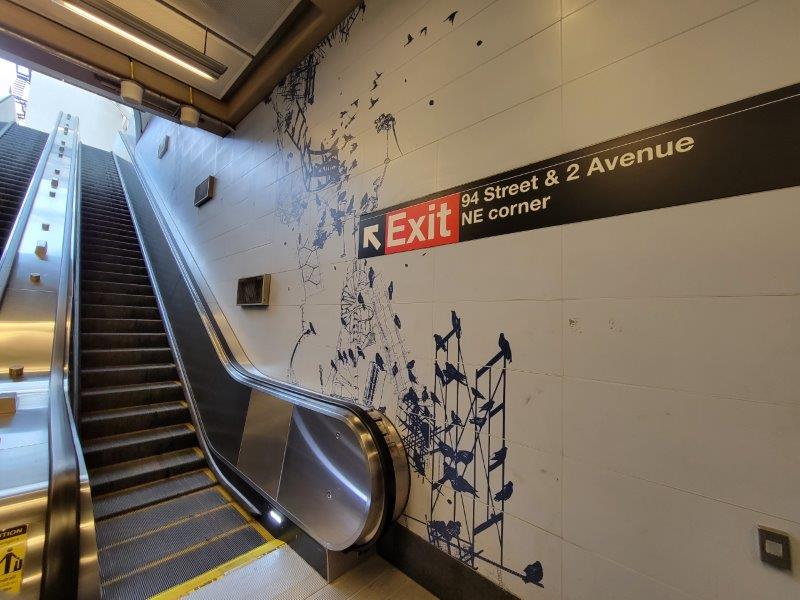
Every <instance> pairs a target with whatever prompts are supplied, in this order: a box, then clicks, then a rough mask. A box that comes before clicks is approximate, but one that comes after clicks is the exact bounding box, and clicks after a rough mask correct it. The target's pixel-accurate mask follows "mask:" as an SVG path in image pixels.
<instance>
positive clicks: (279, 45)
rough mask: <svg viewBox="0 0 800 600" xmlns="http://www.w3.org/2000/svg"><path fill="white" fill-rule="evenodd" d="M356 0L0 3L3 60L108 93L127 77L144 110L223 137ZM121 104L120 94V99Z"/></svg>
mask: <svg viewBox="0 0 800 600" xmlns="http://www.w3.org/2000/svg"><path fill="white" fill-rule="evenodd" d="M357 4H358V1H357V0H0V55H4V56H5V57H6V58H10V59H11V60H14V61H15V62H17V63H18V64H23V65H26V66H30V67H31V68H34V69H36V70H40V71H43V72H45V73H48V74H50V75H56V76H61V78H63V79H67V80H69V81H71V82H73V83H76V84H78V85H81V86H82V87H86V88H89V89H92V90H94V91H97V92H99V93H101V94H103V95H106V96H108V97H114V96H116V95H117V94H118V93H119V85H120V81H121V80H123V79H134V80H135V81H137V82H138V83H139V84H141V85H142V86H143V87H144V88H145V89H146V92H145V97H144V103H143V104H144V107H145V109H147V110H150V111H151V112H156V113H158V114H162V115H164V116H167V117H170V118H173V119H174V118H177V114H178V111H179V108H180V105H182V104H192V105H194V106H195V107H196V108H197V109H198V110H199V111H200V112H201V114H202V117H201V122H200V126H201V127H204V128H206V129H208V130H210V131H214V132H215V133H220V134H224V133H226V132H227V131H229V130H230V129H231V128H233V127H235V126H236V124H237V123H238V122H239V121H240V120H241V119H242V118H243V117H244V116H245V115H246V114H247V113H248V112H249V111H250V110H251V109H252V107H253V106H255V104H257V103H258V102H259V101H260V100H262V99H263V98H264V97H265V96H266V95H267V94H268V93H269V92H270V91H271V90H272V88H273V87H274V86H275V85H276V84H277V83H278V81H280V79H282V78H283V77H284V76H285V75H286V74H287V73H288V72H289V71H290V70H291V69H292V68H293V67H294V65H296V64H297V63H298V62H299V61H300V60H301V59H302V58H303V56H304V55H305V54H306V53H308V52H309V51H311V50H312V49H313V47H314V46H315V45H316V44H317V43H319V42H320V41H321V40H322V39H323V38H324V37H325V36H326V35H327V34H328V33H329V32H330V31H331V30H333V28H334V27H336V25H337V24H338V23H339V22H340V21H341V20H342V19H343V18H344V17H345V16H346V15H347V14H348V13H349V12H350V11H351V10H352V9H353V8H355V6H356V5H357ZM117 99H118V98H117Z"/></svg>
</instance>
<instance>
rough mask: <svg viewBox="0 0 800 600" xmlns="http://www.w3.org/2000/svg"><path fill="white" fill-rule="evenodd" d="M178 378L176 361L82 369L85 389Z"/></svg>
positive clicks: (82, 380) (82, 385) (83, 387)
mask: <svg viewBox="0 0 800 600" xmlns="http://www.w3.org/2000/svg"><path fill="white" fill-rule="evenodd" d="M177 379H178V371H177V369H176V368H175V363H174V362H167V363H139V364H135V365H128V366H124V367H120V366H115V367H90V368H85V369H81V387H82V389H84V390H89V389H93V388H98V387H107V386H113V385H133V384H145V383H155V382H156V381H176V380H177Z"/></svg>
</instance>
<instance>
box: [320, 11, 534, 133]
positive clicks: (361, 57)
mask: <svg viewBox="0 0 800 600" xmlns="http://www.w3.org/2000/svg"><path fill="white" fill-rule="evenodd" d="M502 1H503V0H493V2H490V3H489V4H487V5H486V6H484V7H483V8H482V9H481V10H479V11H478V12H476V13H475V14H474V15H472V16H471V17H470V18H469V19H467V20H465V21H462V22H461V23H460V25H458V26H456V27H453V28H452V30H451V31H450V32H448V33H446V34H444V35H443V36H442V37H440V38H439V39H438V40H436V41H435V42H434V43H433V44H431V45H430V46H427V47H425V48H423V49H422V50H420V51H419V52H417V53H416V54H414V55H413V56H412V57H410V58H409V59H408V60H407V61H405V62H404V63H401V64H400V65H398V66H397V68H396V69H394V70H393V71H389V73H390V74H391V73H396V72H398V71H400V69H402V68H403V67H404V66H406V65H407V64H408V63H410V62H411V61H413V60H415V59H416V58H417V57H418V56H421V55H422V54H424V53H425V52H427V51H428V50H430V49H431V48H433V47H434V46H435V45H436V44H438V43H439V42H440V41H442V40H444V39H446V38H447V37H448V36H450V35H452V34H454V33H455V32H456V31H458V30H459V29H461V27H463V26H464V25H466V24H467V23H469V22H470V21H471V20H472V19H474V18H475V17H477V16H478V15H480V14H481V13H482V12H484V11H486V10H488V9H489V8H491V7H492V6H493V5H495V4H497V3H498V2H502ZM426 6H427V3H426V4H423V5H422V6H420V8H419V9H417V10H416V11H415V12H414V13H413V14H411V15H409V16H408V17H407V18H406V19H405V20H404V21H402V22H401V23H400V25H398V26H397V27H395V28H394V29H392V30H391V31H390V32H388V33H387V34H386V35H385V36H383V38H381V40H380V41H378V42H376V43H375V44H374V45H373V46H371V47H370V48H368V49H367V50H366V51H364V52H363V53H361V54H360V55H359V56H358V58H355V59H354V61H353V62H352V63H351V64H349V65H346V66H344V67H343V68H342V69H341V71H340V72H339V74H340V77H345V75H346V73H347V71H349V70H351V69H353V68H354V67H355V66H356V64H357V63H359V62H362V61H366V59H367V57H368V56H369V54H370V53H371V52H373V51H375V50H376V49H377V48H378V47H379V46H380V45H381V44H384V43H385V40H386V39H387V38H389V37H390V36H391V35H394V34H395V33H397V32H400V31H403V30H404V29H408V28H407V27H405V25H406V23H407V22H408V21H410V20H411V19H413V18H414V17H415V16H416V15H417V14H418V13H420V12H422V11H423V10H424V9H425V7H426ZM534 35H535V34H534ZM369 91H370V89H369V86H367V85H365V86H364V88H362V89H361V90H359V91H358V96H359V97H361V94H363V93H364V92H369ZM335 116H336V110H333V111H331V113H330V114H328V115H325V116H323V117H321V118H320V120H319V121H310V122H309V128H312V129H313V128H314V127H317V126H321V125H322V124H323V123H328V122H330V121H331V120H332V119H333V118H334V117H335Z"/></svg>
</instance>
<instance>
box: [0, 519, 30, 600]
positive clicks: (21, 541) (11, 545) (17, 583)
mask: <svg viewBox="0 0 800 600" xmlns="http://www.w3.org/2000/svg"><path fill="white" fill-rule="evenodd" d="M27 545H28V526H27V525H17V526H16V527H9V528H8V529H3V530H2V531H0V592H5V593H6V594H17V593H19V588H20V587H21V586H22V573H23V571H24V570H25V547H26V546H27Z"/></svg>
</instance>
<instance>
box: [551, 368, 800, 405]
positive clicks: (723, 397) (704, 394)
mask: <svg viewBox="0 0 800 600" xmlns="http://www.w3.org/2000/svg"><path fill="white" fill-rule="evenodd" d="M563 379H564V382H565V383H566V382H568V381H582V382H589V383H602V384H605V385H614V386H621V387H628V388H636V389H640V390H648V391H649V390H655V391H659V392H676V393H678V394H686V395H690V396H701V397H705V398H712V399H714V400H723V401H726V402H734V403H735V402H741V403H744V404H749V405H752V406H764V407H773V408H782V409H786V408H791V409H800V402H797V403H783V402H770V401H768V400H753V399H752V398H741V397H738V396H729V395H726V394H714V393H712V392H697V391H693V390H686V389H681V388H671V387H663V386H658V385H643V384H641V383H629V382H623V381H611V380H607V379H593V378H591V377H580V376H578V375H563Z"/></svg>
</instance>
